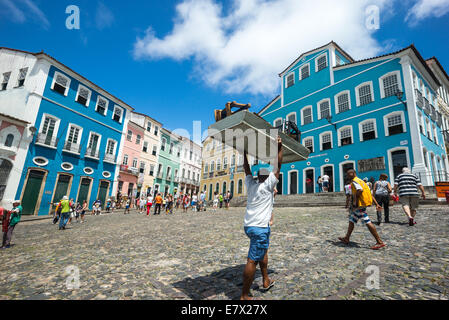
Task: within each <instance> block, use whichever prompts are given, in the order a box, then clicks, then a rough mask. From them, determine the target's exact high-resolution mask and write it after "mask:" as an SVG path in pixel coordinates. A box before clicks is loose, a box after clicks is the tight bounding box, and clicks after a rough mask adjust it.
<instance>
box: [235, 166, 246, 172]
mask: <svg viewBox="0 0 449 320" xmlns="http://www.w3.org/2000/svg"><path fill="white" fill-rule="evenodd" d="M243 171H245V169H243V166H237V172H243Z"/></svg>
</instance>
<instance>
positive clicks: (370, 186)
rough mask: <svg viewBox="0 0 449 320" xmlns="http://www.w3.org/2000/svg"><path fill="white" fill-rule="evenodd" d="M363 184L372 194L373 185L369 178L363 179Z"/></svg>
mask: <svg viewBox="0 0 449 320" xmlns="http://www.w3.org/2000/svg"><path fill="white" fill-rule="evenodd" d="M363 182H365V183H366V184H367V185H368V187H369V189H370V191H371V193H372V191H373V184H372V183H371V182H369V180H368V178H367V177H365V178H363Z"/></svg>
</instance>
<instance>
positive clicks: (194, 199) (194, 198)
mask: <svg viewBox="0 0 449 320" xmlns="http://www.w3.org/2000/svg"><path fill="white" fill-rule="evenodd" d="M197 202H198V196H197V195H196V193H194V194H193V195H192V211H197V210H196V209H197V208H196V205H197Z"/></svg>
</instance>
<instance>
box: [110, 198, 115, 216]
mask: <svg viewBox="0 0 449 320" xmlns="http://www.w3.org/2000/svg"><path fill="white" fill-rule="evenodd" d="M114 209H115V201H114V200H111V213H114Z"/></svg>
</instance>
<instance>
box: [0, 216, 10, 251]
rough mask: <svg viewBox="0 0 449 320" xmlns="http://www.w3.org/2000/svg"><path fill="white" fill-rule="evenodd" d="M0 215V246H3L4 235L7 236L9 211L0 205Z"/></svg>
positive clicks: (4, 241)
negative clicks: (0, 223)
mask: <svg viewBox="0 0 449 320" xmlns="http://www.w3.org/2000/svg"><path fill="white" fill-rule="evenodd" d="M0 217H1V219H2V232H3V239H2V246H1V248H3V247H4V246H5V243H6V237H7V236H8V227H9V221H10V218H11V211H9V210H6V209H4V208H2V207H0Z"/></svg>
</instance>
